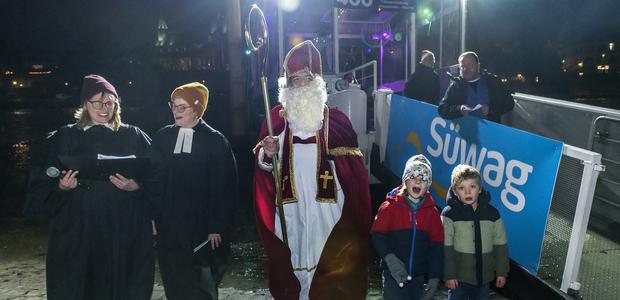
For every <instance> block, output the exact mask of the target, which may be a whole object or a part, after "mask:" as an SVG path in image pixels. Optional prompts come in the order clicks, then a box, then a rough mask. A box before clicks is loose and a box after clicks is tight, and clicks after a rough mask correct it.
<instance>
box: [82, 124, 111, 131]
mask: <svg viewBox="0 0 620 300" xmlns="http://www.w3.org/2000/svg"><path fill="white" fill-rule="evenodd" d="M97 125H101V126H103V127H107V128H108V129H110V130H112V131H113V130H114V128H113V127H112V126H111V125H110V124H109V123H106V124H91V125H87V126H84V128H82V130H84V131H86V130H88V129H91V128H93V127H95V126H97Z"/></svg>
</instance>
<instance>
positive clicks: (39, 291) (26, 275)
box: [0, 219, 504, 300]
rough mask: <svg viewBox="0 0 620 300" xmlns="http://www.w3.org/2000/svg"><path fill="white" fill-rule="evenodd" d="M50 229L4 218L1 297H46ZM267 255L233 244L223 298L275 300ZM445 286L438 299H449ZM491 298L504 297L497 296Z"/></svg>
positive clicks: (254, 245) (160, 293)
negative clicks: (266, 259) (267, 265)
mask: <svg viewBox="0 0 620 300" xmlns="http://www.w3.org/2000/svg"><path fill="white" fill-rule="evenodd" d="M46 248H47V236H46V228H45V226H42V225H40V224H33V223H29V222H27V221H24V220H23V219H12V220H2V219H0V300H41V299H46V290H45V254H46ZM264 263H265V257H264V254H263V252H262V248H261V247H260V243H259V242H258V241H256V240H254V238H245V239H244V241H240V242H236V243H233V245H232V255H231V260H230V264H229V268H228V271H227V272H226V275H225V276H224V279H223V280H222V284H221V288H220V299H224V300H266V299H272V297H271V295H270V294H269V291H268V289H267V279H266V277H267V274H266V272H265V270H264ZM376 268H377V266H376V265H373V264H371V266H370V271H371V272H370V273H371V275H370V280H369V281H370V289H369V292H368V296H367V297H366V299H367V300H378V299H382V298H383V297H382V296H381V291H380V288H379V287H378V286H379V285H380V283H379V277H378V276H379V275H378V270H377V269H376ZM446 298H447V290H446V289H445V288H442V289H441V290H440V291H439V292H438V293H437V295H436V296H435V299H446ZM151 299H153V300H165V299H166V297H165V295H164V288H163V286H162V284H161V278H160V276H159V272H157V273H156V274H155V285H154V287H153V296H152V298H151ZM490 299H491V300H499V299H504V298H502V297H501V296H499V295H493V296H491V297H490Z"/></svg>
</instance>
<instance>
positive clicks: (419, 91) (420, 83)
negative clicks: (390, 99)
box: [405, 50, 439, 105]
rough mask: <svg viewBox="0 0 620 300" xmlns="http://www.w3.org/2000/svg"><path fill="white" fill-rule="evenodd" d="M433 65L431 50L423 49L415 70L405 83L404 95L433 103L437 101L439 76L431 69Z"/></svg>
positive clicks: (433, 58) (433, 59) (433, 56)
mask: <svg viewBox="0 0 620 300" xmlns="http://www.w3.org/2000/svg"><path fill="white" fill-rule="evenodd" d="M434 65H435V55H434V54H433V52H431V51H428V50H423V51H422V56H421V58H420V63H419V64H418V67H417V69H416V71H415V72H414V73H413V74H411V76H410V77H409V80H407V83H406V84H405V97H407V98H411V99H415V100H419V101H424V102H426V103H430V104H435V105H436V104H437V102H439V76H438V75H437V73H435V70H433V66H434Z"/></svg>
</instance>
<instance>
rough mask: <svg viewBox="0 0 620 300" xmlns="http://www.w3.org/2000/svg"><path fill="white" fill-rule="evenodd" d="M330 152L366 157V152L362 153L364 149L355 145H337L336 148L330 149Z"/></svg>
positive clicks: (338, 154) (332, 153) (339, 154)
mask: <svg viewBox="0 0 620 300" xmlns="http://www.w3.org/2000/svg"><path fill="white" fill-rule="evenodd" d="M329 154H331V155H332V156H341V155H353V156H361V157H364V154H362V150H360V148H354V147H337V148H334V149H329Z"/></svg>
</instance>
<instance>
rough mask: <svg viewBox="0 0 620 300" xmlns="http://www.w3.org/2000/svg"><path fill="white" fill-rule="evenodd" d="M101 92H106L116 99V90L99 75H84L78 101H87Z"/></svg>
mask: <svg viewBox="0 0 620 300" xmlns="http://www.w3.org/2000/svg"><path fill="white" fill-rule="evenodd" d="M101 92H108V93H111V94H112V95H114V96H116V98H118V94H117V93H116V89H115V88H114V86H113V85H112V84H111V83H109V82H108V81H107V80H106V79H105V78H103V77H101V76H99V75H93V74H91V75H86V76H84V80H83V81H82V91H80V101H81V102H82V103H84V102H86V101H88V99H90V98H91V97H92V96H94V95H96V94H99V93H101Z"/></svg>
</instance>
